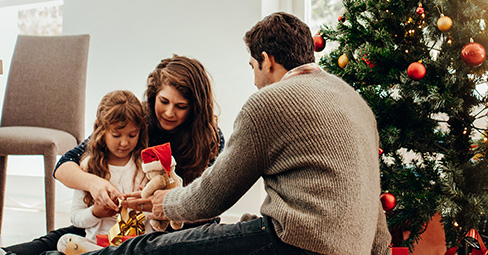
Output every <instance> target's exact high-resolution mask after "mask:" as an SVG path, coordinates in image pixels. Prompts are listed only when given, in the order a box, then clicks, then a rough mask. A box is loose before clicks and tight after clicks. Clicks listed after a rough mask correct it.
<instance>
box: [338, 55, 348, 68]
mask: <svg viewBox="0 0 488 255" xmlns="http://www.w3.org/2000/svg"><path fill="white" fill-rule="evenodd" d="M337 63H338V64H339V66H340V67H341V68H344V67H346V65H347V63H349V59H348V58H347V56H346V54H342V55H341V56H340V57H339V60H338V61H337Z"/></svg>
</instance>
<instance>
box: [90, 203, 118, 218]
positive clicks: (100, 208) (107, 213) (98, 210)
mask: <svg viewBox="0 0 488 255" xmlns="http://www.w3.org/2000/svg"><path fill="white" fill-rule="evenodd" d="M92 214H93V215H94V216H95V217H97V218H105V217H112V216H114V215H115V214H117V211H115V210H112V209H111V208H108V207H105V206H104V205H102V204H100V203H97V202H95V204H94V205H93V207H92Z"/></svg>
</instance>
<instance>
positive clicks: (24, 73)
mask: <svg viewBox="0 0 488 255" xmlns="http://www.w3.org/2000/svg"><path fill="white" fill-rule="evenodd" d="M89 42H90V36H89V35H71V36H25V35H19V36H18V38H17V43H16V45H15V50H14V54H13V57H12V62H11V63H10V71H9V75H8V80H7V87H6V91H5V98H4V101H3V109H2V119H1V123H0V125H1V126H2V127H7V126H34V127H44V128H52V129H58V130H63V131H66V132H68V133H70V134H72V135H73V136H74V137H75V138H76V139H77V141H78V142H80V141H82V140H83V139H84V128H85V88H86V70H87V62H88V48H89Z"/></svg>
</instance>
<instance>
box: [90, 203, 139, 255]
mask: <svg viewBox="0 0 488 255" xmlns="http://www.w3.org/2000/svg"><path fill="white" fill-rule="evenodd" d="M120 203H121V201H119V204H120ZM145 219H146V216H145V215H144V213H143V212H137V211H134V210H131V211H129V210H128V209H127V208H125V207H121V208H120V212H119V214H118V215H117V222H116V223H115V225H113V226H112V227H111V228H110V230H109V231H108V234H106V235H97V245H99V246H103V247H107V246H109V245H113V246H118V245H120V244H121V243H122V242H124V241H126V240H127V239H130V238H132V237H135V236H138V235H141V234H144V232H145V227H144V220H145Z"/></svg>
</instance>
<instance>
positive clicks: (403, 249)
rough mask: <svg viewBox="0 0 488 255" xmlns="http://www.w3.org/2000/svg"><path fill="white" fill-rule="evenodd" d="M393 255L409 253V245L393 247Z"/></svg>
mask: <svg viewBox="0 0 488 255" xmlns="http://www.w3.org/2000/svg"><path fill="white" fill-rule="evenodd" d="M391 255H408V248H407V247H392V248H391Z"/></svg>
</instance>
